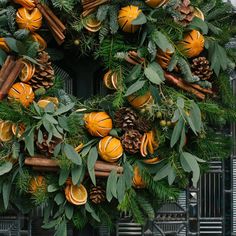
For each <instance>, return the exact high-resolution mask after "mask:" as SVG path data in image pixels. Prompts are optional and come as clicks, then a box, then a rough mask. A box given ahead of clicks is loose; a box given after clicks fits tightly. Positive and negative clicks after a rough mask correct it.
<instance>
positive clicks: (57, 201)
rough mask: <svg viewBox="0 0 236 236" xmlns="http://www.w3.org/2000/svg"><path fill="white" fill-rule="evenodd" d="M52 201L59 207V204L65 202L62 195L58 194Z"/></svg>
mask: <svg viewBox="0 0 236 236" xmlns="http://www.w3.org/2000/svg"><path fill="white" fill-rule="evenodd" d="M54 201H55V202H56V204H57V205H61V204H62V203H63V202H64V201H65V197H64V194H62V193H58V194H57V195H56V196H55V197H54Z"/></svg>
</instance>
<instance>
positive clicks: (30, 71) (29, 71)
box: [19, 61, 35, 82]
mask: <svg viewBox="0 0 236 236" xmlns="http://www.w3.org/2000/svg"><path fill="white" fill-rule="evenodd" d="M23 64H24V67H23V69H22V71H21V73H20V76H19V77H20V80H21V81H22V82H28V81H30V80H31V78H32V77H33V75H34V73H35V66H34V64H32V63H31V62H28V61H23Z"/></svg>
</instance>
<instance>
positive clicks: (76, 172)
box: [71, 166, 83, 185]
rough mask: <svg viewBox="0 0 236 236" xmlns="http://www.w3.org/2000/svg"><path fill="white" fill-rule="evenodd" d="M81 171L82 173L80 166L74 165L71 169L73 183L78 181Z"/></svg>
mask: <svg viewBox="0 0 236 236" xmlns="http://www.w3.org/2000/svg"><path fill="white" fill-rule="evenodd" d="M82 173H83V167H82V166H76V167H74V168H73V169H72V170H71V176H72V183H73V184H74V185H76V184H78V183H79V181H80V178H81V175H82Z"/></svg>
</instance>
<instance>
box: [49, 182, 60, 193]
mask: <svg viewBox="0 0 236 236" xmlns="http://www.w3.org/2000/svg"><path fill="white" fill-rule="evenodd" d="M58 189H59V188H58V186H56V185H55V184H50V185H48V187H47V190H48V192H49V193H53V192H56V191H57V190H58Z"/></svg>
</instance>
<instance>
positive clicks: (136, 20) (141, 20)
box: [131, 12, 147, 25]
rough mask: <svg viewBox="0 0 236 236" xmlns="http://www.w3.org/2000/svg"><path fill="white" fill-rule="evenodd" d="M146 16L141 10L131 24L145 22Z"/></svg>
mask: <svg viewBox="0 0 236 236" xmlns="http://www.w3.org/2000/svg"><path fill="white" fill-rule="evenodd" d="M146 22H147V18H146V16H145V15H144V14H143V13H142V12H141V13H140V14H139V15H138V17H137V18H136V19H134V20H133V21H132V22H131V24H132V25H143V24H146Z"/></svg>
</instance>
